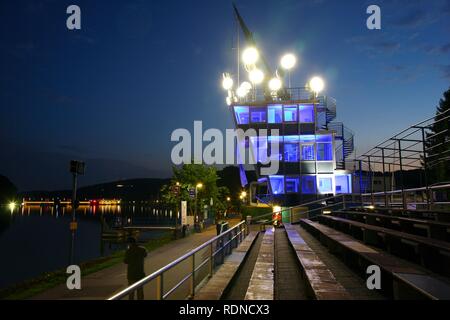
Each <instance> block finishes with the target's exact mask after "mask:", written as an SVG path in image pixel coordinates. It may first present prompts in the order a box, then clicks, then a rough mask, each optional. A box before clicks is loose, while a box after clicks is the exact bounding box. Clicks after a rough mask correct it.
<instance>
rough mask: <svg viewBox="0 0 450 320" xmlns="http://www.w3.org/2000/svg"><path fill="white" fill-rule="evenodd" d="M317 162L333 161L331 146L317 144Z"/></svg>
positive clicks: (329, 144) (328, 143)
mask: <svg viewBox="0 0 450 320" xmlns="http://www.w3.org/2000/svg"><path fill="white" fill-rule="evenodd" d="M317 160H319V161H331V160H333V144H332V143H331V142H327V143H317Z"/></svg>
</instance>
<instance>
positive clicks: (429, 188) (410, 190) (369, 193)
mask: <svg viewBox="0 0 450 320" xmlns="http://www.w3.org/2000/svg"><path fill="white" fill-rule="evenodd" d="M448 188H450V184H443V185H437V186H428V187H420V188H411V189H404V190H401V189H399V190H391V191H386V192H384V191H380V192H373V193H372V192H368V193H363V194H362V196H371V195H375V196H376V195H385V194H395V193H402V192H416V191H426V190H439V189H448Z"/></svg>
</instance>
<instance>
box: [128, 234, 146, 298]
mask: <svg viewBox="0 0 450 320" xmlns="http://www.w3.org/2000/svg"><path fill="white" fill-rule="evenodd" d="M128 243H129V247H128V249H127V251H126V252H125V258H124V261H123V262H124V263H125V264H127V265H128V268H127V278H128V285H132V284H133V283H135V282H137V281H139V280H141V279H142V278H144V277H145V271H144V259H145V257H146V256H147V250H146V249H145V248H144V247H141V246H138V245H137V243H136V239H135V238H132V237H130V238H128ZM136 291H137V298H138V300H144V288H143V287H140V288H139V289H137V290H136ZM130 300H134V291H133V292H132V293H130Z"/></svg>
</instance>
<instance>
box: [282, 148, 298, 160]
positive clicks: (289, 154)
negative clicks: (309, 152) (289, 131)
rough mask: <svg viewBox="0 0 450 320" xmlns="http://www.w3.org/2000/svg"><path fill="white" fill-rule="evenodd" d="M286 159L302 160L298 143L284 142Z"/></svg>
mask: <svg viewBox="0 0 450 320" xmlns="http://www.w3.org/2000/svg"><path fill="white" fill-rule="evenodd" d="M284 161H286V162H298V161H300V153H299V146H298V144H294V143H285V144H284Z"/></svg>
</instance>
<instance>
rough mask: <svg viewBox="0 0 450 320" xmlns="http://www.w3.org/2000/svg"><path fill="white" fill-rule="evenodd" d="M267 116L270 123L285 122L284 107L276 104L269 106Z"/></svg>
mask: <svg viewBox="0 0 450 320" xmlns="http://www.w3.org/2000/svg"><path fill="white" fill-rule="evenodd" d="M267 117H268V120H269V121H268V122H269V123H282V122H283V108H282V106H281V105H274V106H268V107H267Z"/></svg>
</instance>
